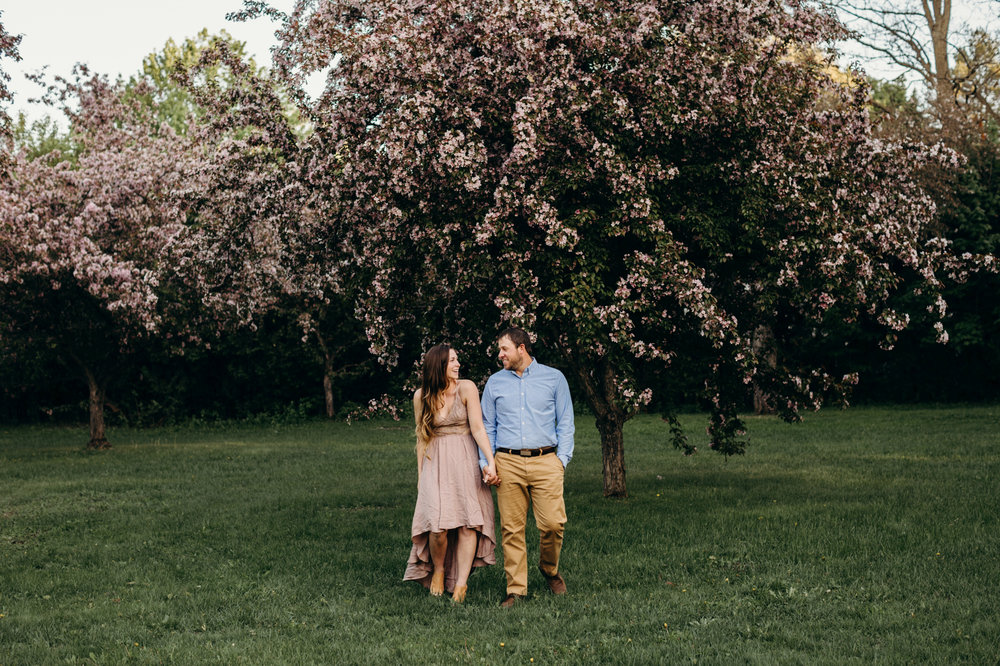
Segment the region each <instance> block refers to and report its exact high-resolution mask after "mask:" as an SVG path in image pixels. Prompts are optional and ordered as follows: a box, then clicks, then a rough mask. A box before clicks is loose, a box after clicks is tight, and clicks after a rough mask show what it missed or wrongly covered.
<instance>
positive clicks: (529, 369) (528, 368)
mask: <svg viewBox="0 0 1000 666" xmlns="http://www.w3.org/2000/svg"><path fill="white" fill-rule="evenodd" d="M536 365H538V361H536V360H535V357H534V356H532V357H531V363H529V364H528V367H526V368H525V369H524V370H522V371H521V374H520V375H519V374H517V372H516V371H515V370H508V371H507V372H509V373H510V374H512V375H514V376H515V377H523V376H524V375H530V374H531V369H532V368H533V367H535V366H536Z"/></svg>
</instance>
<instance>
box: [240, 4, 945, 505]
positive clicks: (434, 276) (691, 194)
mask: <svg viewBox="0 0 1000 666" xmlns="http://www.w3.org/2000/svg"><path fill="white" fill-rule="evenodd" d="M246 4H247V7H248V11H247V14H253V13H255V12H257V13H259V12H261V11H270V13H271V14H272V15H276V12H274V10H269V9H267V8H266V6H265V5H263V3H258V2H248V3H246ZM281 34H282V37H283V44H282V48H281V49H280V50H279V51H278V52H276V66H277V67H278V68H279V70H280V71H281V72H282V73H283V74H284V76H285V77H286V78H287V80H289V81H290V82H292V83H293V84H294V85H298V86H300V87H301V85H302V82H303V81H304V80H305V79H306V77H309V76H313V75H315V74H316V73H318V72H325V75H326V86H325V89H324V91H323V93H322V95H321V96H319V97H318V98H317V99H316V100H315V101H310V100H309V99H308V98H307V97H306V96H304V95H303V96H302V97H301V98H300V99H301V102H302V105H303V109H304V111H305V113H307V114H308V116H309V118H310V119H311V120H312V122H313V123H314V125H315V133H314V135H313V137H312V143H311V150H312V151H313V157H312V159H311V162H310V165H309V173H308V178H309V180H310V182H311V183H312V184H313V185H315V186H316V187H317V190H318V191H322V192H326V193H328V196H326V197H325V198H324V199H323V200H322V203H321V204H318V205H321V206H322V207H323V219H325V220H327V221H328V228H327V233H328V236H329V238H331V239H336V241H337V242H339V243H342V245H343V247H344V248H345V250H346V252H347V253H348V256H350V257H351V259H352V261H353V264H354V266H355V270H356V271H357V275H358V276H359V279H360V280H361V283H362V284H363V285H364V286H365V288H364V292H363V297H362V298H361V300H360V304H359V309H360V311H361V313H362V314H363V316H364V318H365V321H366V325H367V331H368V336H369V339H370V341H371V344H372V348H373V350H374V351H375V352H377V353H378V354H379V355H380V356H381V357H382V358H383V359H384V360H385V361H387V362H389V363H394V362H396V361H397V360H398V354H399V349H400V345H401V344H402V343H403V342H404V341H407V340H413V339H417V340H420V341H421V342H426V341H429V340H433V339H439V338H440V337H441V336H447V337H451V338H452V339H454V340H456V341H461V342H463V343H464V344H465V345H467V346H468V347H469V348H472V349H478V350H480V351H482V352H486V350H487V348H488V347H489V345H490V343H491V342H492V337H493V335H494V333H495V331H496V330H497V328H498V327H499V326H501V325H503V324H505V323H508V322H509V323H514V324H519V325H522V326H524V327H525V328H527V329H529V330H530V331H533V332H534V333H535V334H536V335H537V337H538V338H539V339H540V340H541V341H543V343H544V345H543V346H544V347H545V348H546V349H547V350H549V354H550V355H549V356H548V357H547V359H546V360H549V361H550V362H552V363H554V364H555V365H559V366H561V367H563V368H564V369H565V370H567V372H568V373H569V374H570V375H571V376H572V377H573V378H574V379H575V381H576V383H577V385H578V386H580V387H581V388H582V392H583V398H584V399H585V400H586V402H587V404H588V405H589V406H590V408H591V410H592V411H593V413H594V415H595V417H596V423H597V427H598V430H599V431H600V435H601V443H602V454H603V468H604V492H605V494H606V495H612V496H620V495H625V494H626V485H625V461H624V444H623V439H622V427H623V424H624V423H625V422H626V421H627V419H629V418H630V417H631V416H633V415H634V414H635V413H636V412H637V410H639V409H640V408H641V407H642V405H643V404H644V403H647V402H648V401H649V399H650V392H649V390H648V389H647V388H646V387H643V386H640V385H638V384H637V381H636V376H637V375H636V369H637V368H638V367H640V366H641V365H645V364H657V365H658V366H659V367H660V368H661V373H665V376H666V377H668V378H669V376H670V373H671V372H672V371H674V370H673V369H674V368H675V367H677V365H678V364H679V363H680V362H682V361H683V362H684V363H685V364H696V365H698V366H699V367H701V368H702V375H703V377H704V381H705V393H706V398H707V399H708V402H709V404H710V405H711V406H712V417H711V421H710V424H709V433H710V435H711V440H712V447H713V448H715V449H717V450H718V451H720V452H722V453H724V454H727V455H728V454H734V453H741V452H742V451H743V447H744V442H743V441H742V434H743V433H742V426H741V423H740V421H739V419H738V416H737V408H738V407H739V406H740V405H741V404H743V402H744V401H745V399H746V396H747V392H748V385H749V383H750V382H751V381H756V382H757V384H758V385H759V386H762V387H764V389H765V390H766V393H767V395H768V399H769V400H770V401H771V402H772V403H774V404H775V405H776V406H777V407H778V408H779V409H780V411H781V412H782V414H783V415H784V416H785V417H786V418H795V417H796V414H797V412H798V410H799V409H800V408H801V407H803V406H810V407H812V406H818V405H819V403H820V401H821V400H822V399H823V397H824V395H826V394H828V393H829V392H830V391H831V390H832V389H835V388H836V387H838V386H842V385H845V384H849V383H850V382H851V381H853V380H854V378H853V377H852V376H850V375H846V376H844V375H836V376H831V375H830V374H829V373H827V372H826V371H824V369H823V367H822V365H821V359H815V358H803V357H802V356H801V355H798V356H797V355H796V354H794V353H793V352H794V349H795V346H796V340H797V339H799V338H800V337H801V336H809V335H813V334H815V332H816V331H817V330H822V328H823V326H824V323H825V322H827V321H830V319H831V318H836V319H857V318H866V317H867V318H871V319H873V320H876V321H879V322H881V324H882V325H883V326H884V327H885V329H886V330H887V331H888V334H889V335H890V336H891V334H892V333H893V331H896V330H898V329H900V328H902V327H903V326H905V325H906V322H907V318H906V314H905V313H903V312H897V311H895V310H893V309H892V308H891V307H889V305H888V303H889V299H890V297H892V296H893V295H894V292H895V290H896V289H897V286H898V285H899V283H900V276H901V275H903V274H907V273H909V274H914V275H917V276H919V277H920V278H921V287H920V288H921V290H923V296H924V297H925V298H930V303H931V305H932V307H933V309H934V312H935V313H937V315H938V316H939V317H940V316H941V315H943V310H944V303H943V301H941V300H939V299H938V298H937V296H936V289H937V287H938V286H939V281H938V277H937V275H938V272H939V271H940V270H941V269H942V267H943V266H945V265H946V264H948V265H951V263H950V259H949V255H948V249H947V242H946V241H943V240H941V239H937V238H933V237H932V236H933V234H931V233H930V227H929V223H930V222H931V221H932V218H933V214H934V207H933V204H932V202H931V200H930V199H929V197H928V196H926V195H925V193H924V192H922V191H921V190H920V189H919V187H918V186H917V185H915V184H914V182H913V180H912V178H911V176H910V174H911V173H912V171H913V170H914V169H919V168H920V166H921V165H922V164H927V163H928V162H930V161H934V160H938V161H940V160H943V161H946V162H947V161H949V160H952V159H953V157H952V156H951V154H949V153H947V152H946V151H941V150H936V149H933V148H931V149H928V148H924V147H921V146H913V145H899V144H890V143H885V142H881V141H878V140H876V139H875V138H873V136H872V133H871V130H870V126H869V122H868V119H867V115H866V113H865V111H864V102H865V95H866V91H865V88H864V87H863V86H862V85H861V84H856V85H853V86H844V85H841V84H837V83H835V82H833V81H831V79H830V78H829V77H828V76H827V75H826V74H825V73H824V65H823V63H821V62H814V61H813V60H811V59H809V58H802V57H794V56H796V54H799V53H801V52H802V51H811V50H814V49H815V47H817V46H820V45H824V44H828V43H830V42H831V41H832V40H834V39H836V38H838V37H841V36H842V34H843V33H842V31H841V27H840V26H839V24H838V23H837V22H836V21H835V20H834V19H833V18H832V17H831V16H830V15H828V14H826V13H824V12H823V11H821V10H819V9H817V8H816V7H815V6H813V5H811V4H810V3H806V2H800V1H798V0H793V1H791V2H784V3H778V2H769V1H765V0H746V1H744V2H730V1H728V0H704V1H699V2H692V1H690V0H631V1H625V2H608V1H607V0H563V1H560V2H552V1H551V0H503V1H487V2H483V1H482V0H436V1H430V0H403V1H399V0H393V1H389V0H364V2H361V1H359V0H301V1H300V2H298V3H297V4H296V8H295V10H294V12H293V13H292V14H291V15H290V16H287V17H284V24H283V28H282V31H281ZM939 326H940V324H939ZM943 334H944V333H943V331H942V335H943ZM762 341H764V342H762ZM775 349H777V350H778V352H779V355H778V357H779V358H780V359H781V362H779V363H775V364H771V363H767V362H764V361H763V359H765V358H769V357H770V355H771V353H772V352H773V351H774V350H775ZM781 352H787V353H781ZM661 376H664V375H661ZM675 425H676V421H675ZM677 442H678V443H679V444H681V445H684V446H688V445H687V444H686V441H685V440H684V438H683V436H679V437H678V439H677ZM689 448H690V447H689Z"/></svg>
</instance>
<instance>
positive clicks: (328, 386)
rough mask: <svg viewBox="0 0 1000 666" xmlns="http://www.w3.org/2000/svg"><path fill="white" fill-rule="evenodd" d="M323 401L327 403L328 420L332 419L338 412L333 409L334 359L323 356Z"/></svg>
mask: <svg viewBox="0 0 1000 666" xmlns="http://www.w3.org/2000/svg"><path fill="white" fill-rule="evenodd" d="M323 399H324V401H325V403H326V418H328V419H332V418H333V417H334V415H335V414H336V412H335V411H334V409H333V359H332V358H330V356H329V355H327V354H324V356H323Z"/></svg>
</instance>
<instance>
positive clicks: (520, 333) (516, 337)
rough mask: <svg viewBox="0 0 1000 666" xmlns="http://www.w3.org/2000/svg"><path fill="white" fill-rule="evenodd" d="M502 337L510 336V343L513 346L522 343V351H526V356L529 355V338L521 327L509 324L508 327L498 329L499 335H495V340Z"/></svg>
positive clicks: (518, 345)
mask: <svg viewBox="0 0 1000 666" xmlns="http://www.w3.org/2000/svg"><path fill="white" fill-rule="evenodd" d="M502 338H510V341H511V343H513V345H514V347H515V348H517V347H520V346H521V345H524V351H526V352H528V356H531V355H532V353H531V338H529V337H528V334H527V333H526V332H525V331H524V329H523V328H517V327H516V326H511V327H510V328H507V329H504V330H502V331H500V335H498V336H497V342H499V341H500V340H501V339H502Z"/></svg>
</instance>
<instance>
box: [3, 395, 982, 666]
mask: <svg viewBox="0 0 1000 666" xmlns="http://www.w3.org/2000/svg"><path fill="white" fill-rule="evenodd" d="M683 421H684V423H685V425H686V426H687V427H688V432H689V433H691V434H693V435H695V436H694V437H693V439H695V440H697V439H698V437H697V434H698V433H701V432H703V431H704V424H705V419H704V417H702V416H699V415H690V416H688V417H685V418H684V419H683ZM749 425H750V435H751V445H750V447H749V448H748V453H747V455H746V456H744V457H741V458H737V459H731V460H729V461H725V460H724V459H723V458H722V457H720V456H717V455H716V454H714V453H712V452H709V451H707V450H706V451H704V452H702V453H699V454H698V455H695V456H692V457H684V456H682V455H680V454H679V453H677V452H676V451H674V450H673V449H672V448H670V446H669V445H668V444H667V441H668V433H667V428H666V424H663V423H662V422H660V421H659V420H658V419H657V418H656V417H652V416H643V417H640V418H638V419H636V420H634V421H632V422H630V423H629V424H628V426H627V427H626V431H625V439H626V459H627V463H628V486H629V492H630V497H629V498H628V499H627V500H606V499H604V498H602V496H601V479H600V447H599V443H598V437H597V433H596V430H595V429H594V427H593V423H592V420H591V419H590V418H589V417H581V418H580V419H579V423H578V429H577V451H576V456H575V458H574V459H573V462H572V463H571V465H570V467H569V469H568V470H567V475H566V500H567V512H568V514H569V523H568V525H567V533H566V543H565V547H564V551H563V560H562V565H561V569H562V573H563V575H564V576H565V578H566V581H567V584H568V586H569V591H570V593H569V594H568V595H567V596H565V597H553V596H551V595H550V594H548V592H547V591H545V590H544V583H543V581H542V579H541V576H540V574H538V572H537V570H535V569H534V568H532V569H531V570H530V574H531V578H530V581H529V585H530V587H531V591H532V594H531V598H529V599H528V600H527V601H526V602H524V603H522V604H519V605H518V606H516V607H515V608H513V609H511V610H503V609H500V608H498V607H497V604H498V603H499V602H500V600H501V599H502V597H503V593H504V590H503V588H504V582H503V569H502V567H501V566H500V565H499V564H498V566H495V567H490V568H488V569H485V570H479V571H477V572H476V573H475V574H474V575H473V576H472V578H471V579H470V587H469V598H468V601H467V602H466V604H465V605H461V606H459V605H456V604H453V603H451V601H450V600H449V598H448V597H443V598H432V597H429V596H428V595H427V593H426V591H425V590H424V589H423V588H422V587H420V586H419V585H417V584H415V583H403V582H402V581H401V580H400V579H401V577H402V574H403V569H404V567H405V562H406V557H407V554H408V552H409V526H410V519H411V516H412V510H413V501H414V497H415V492H416V469H415V466H416V463H415V459H414V455H413V440H412V434H411V433H412V427H411V426H410V424H409V423H405V424H404V423H394V422H391V421H380V422H373V423H363V424H354V425H346V424H342V423H325V422H310V423H306V424H302V425H295V426H282V427H267V426H250V425H227V426H225V427H222V426H218V427H204V426H202V427H190V428H176V429H163V430H122V429H118V430H114V431H112V432H111V433H110V437H111V440H112V443H113V444H114V447H115V448H114V449H113V450H111V451H108V452H102V453H91V452H87V451H85V450H84V449H83V444H84V443H85V441H86V437H87V435H86V432H85V429H83V428H80V429H72V430H71V429H57V428H22V427H19V428H3V427H0V665H2V666H12V665H14V664H61V663H96V664H117V663H168V664H192V663H225V664H241V663H247V664H283V663H287V664H310V663H315V664H334V663H359V664H360V663H384V664H392V663H456V662H457V663H486V664H508V663H509V664H525V663H532V661H531V660H534V661H533V663H535V664H548V663H567V664H569V663H573V664H575V663H614V664H629V663H635V664H651V663H694V662H695V661H697V662H700V663H723V664H727V663H739V664H772V663H781V664H796V663H808V664H813V663H827V664H850V663H854V664H870V663H874V662H879V663H889V664H895V663H918V664H923V663H955V662H965V663H982V664H996V663H998V660H1000V610H998V608H1000V521H998V516H1000V508H998V492H997V491H998V483H1000V437H998V434H997V433H998V429H1000V407H944V408H893V409H889V408H854V409H851V410H849V411H847V412H839V411H825V412H821V413H819V414H815V415H807V417H806V420H805V422H804V423H801V424H798V425H788V424H784V423H781V422H779V421H776V420H774V419H770V418H751V419H749ZM537 552H538V551H537V536H534V535H533V534H531V535H529V554H530V556H531V557H535V556H537ZM499 559H502V558H501V556H500V553H498V560H499Z"/></svg>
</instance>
